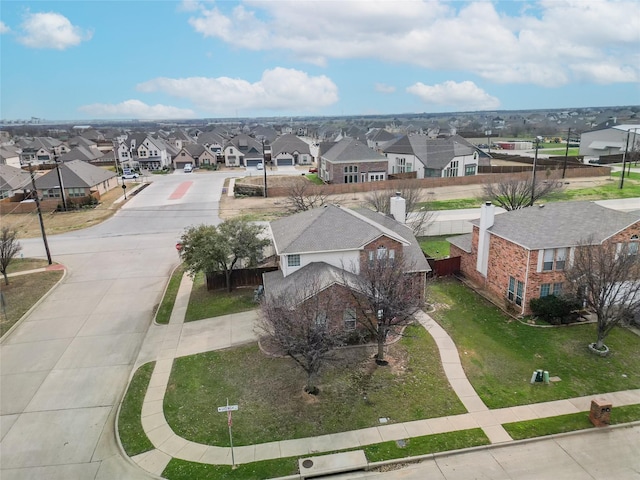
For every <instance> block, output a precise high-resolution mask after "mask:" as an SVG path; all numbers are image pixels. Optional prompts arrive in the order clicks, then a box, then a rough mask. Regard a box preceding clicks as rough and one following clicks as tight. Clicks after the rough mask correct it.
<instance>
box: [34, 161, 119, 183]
mask: <svg viewBox="0 0 640 480" xmlns="http://www.w3.org/2000/svg"><path fill="white" fill-rule="evenodd" d="M60 175H61V176H62V183H64V188H65V189H67V188H87V187H94V186H96V185H97V184H99V183H101V182H104V181H106V180H109V179H110V178H113V177H115V176H116V174H115V173H113V172H110V171H108V170H105V169H103V168H100V167H96V166H94V165H91V164H90V163H87V162H83V161H82V160H72V161H70V162H65V163H62V164H60ZM56 187H60V182H59V180H58V173H57V172H56V169H55V168H54V169H53V170H49V171H48V172H47V173H45V174H44V175H43V176H41V177H40V178H38V179H36V188H37V189H39V190H41V189H47V188H56Z"/></svg>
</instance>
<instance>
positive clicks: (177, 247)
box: [176, 242, 220, 411]
mask: <svg viewBox="0 0 640 480" xmlns="http://www.w3.org/2000/svg"><path fill="white" fill-rule="evenodd" d="M176 250H178V251H180V250H182V244H181V243H180V242H178V243H176ZM218 411H220V410H218Z"/></svg>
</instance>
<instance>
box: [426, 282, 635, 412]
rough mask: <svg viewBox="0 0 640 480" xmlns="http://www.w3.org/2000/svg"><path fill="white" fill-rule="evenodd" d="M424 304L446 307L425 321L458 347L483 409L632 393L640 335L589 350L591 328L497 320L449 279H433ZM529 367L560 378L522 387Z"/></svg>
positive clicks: (615, 336)
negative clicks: (603, 352) (605, 351)
mask: <svg viewBox="0 0 640 480" xmlns="http://www.w3.org/2000/svg"><path fill="white" fill-rule="evenodd" d="M430 295H431V298H430V301H431V302H435V303H438V304H441V305H442V304H446V305H449V307H443V308H439V309H437V310H436V312H434V313H433V314H432V316H433V317H435V318H436V320H437V321H438V322H439V323H440V324H441V325H442V326H443V327H444V328H445V329H446V330H447V332H448V333H449V335H451V337H452V338H453V340H454V342H455V343H456V345H457V347H458V351H459V353H460V357H461V360H462V364H463V367H464V370H465V372H466V374H467V376H468V378H469V380H470V381H471V383H472V384H473V386H474V388H475V389H476V391H477V392H478V394H479V395H480V396H481V397H482V399H483V400H484V402H485V403H486V404H487V406H488V407H489V408H501V407H508V406H513V405H523V404H529V403H537V402H545V401H549V400H557V399H563V398H571V397H580V396H584V395H593V394H597V393H604V392H612V391H617V390H628V389H635V388H640V356H638V351H639V350H640V337H638V336H637V335H634V334H633V333H631V332H630V331H628V330H626V329H622V328H617V329H614V330H613V331H612V332H611V334H610V335H609V337H608V338H607V340H606V343H607V345H608V346H609V347H610V348H611V349H612V354H611V355H609V356H608V357H605V358H601V357H597V356H595V355H593V354H591V353H589V351H588V349H587V344H588V343H590V342H593V341H595V339H596V330H595V325H594V324H588V325H576V326H571V327H560V328H539V327H532V326H529V325H525V324H522V323H520V322H518V321H516V320H513V319H512V318H510V317H508V316H506V315H504V314H503V313H502V312H501V311H499V310H498V309H497V308H496V307H495V306H494V305H492V304H491V303H489V302H488V301H486V300H484V299H482V298H481V297H479V296H478V295H476V294H475V293H473V292H472V291H470V290H469V289H468V288H467V287H465V286H464V285H462V284H461V283H460V282H457V281H455V280H447V281H439V282H435V283H433V284H432V285H431V287H430ZM536 369H543V370H548V371H549V373H550V375H551V376H558V377H560V379H561V381H560V382H557V383H551V384H550V385H541V384H535V385H531V384H530V383H529V381H530V379H531V373H532V372H533V371H534V370H536Z"/></svg>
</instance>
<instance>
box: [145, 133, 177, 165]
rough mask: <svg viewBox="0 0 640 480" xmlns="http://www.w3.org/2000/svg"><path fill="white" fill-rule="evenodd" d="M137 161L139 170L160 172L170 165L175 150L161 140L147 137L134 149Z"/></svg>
mask: <svg viewBox="0 0 640 480" xmlns="http://www.w3.org/2000/svg"><path fill="white" fill-rule="evenodd" d="M135 153H136V154H137V161H138V164H139V165H140V168H144V169H147V170H162V169H163V168H168V167H169V166H170V165H171V158H172V156H174V155H175V154H176V153H178V152H177V151H176V149H175V148H174V147H173V146H172V145H170V144H168V143H166V142H165V141H164V140H162V139H161V138H155V137H151V136H147V137H146V138H145V139H144V140H143V141H142V143H141V144H139V145H138V146H137V147H136V148H135Z"/></svg>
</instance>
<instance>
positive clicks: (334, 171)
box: [318, 137, 388, 183]
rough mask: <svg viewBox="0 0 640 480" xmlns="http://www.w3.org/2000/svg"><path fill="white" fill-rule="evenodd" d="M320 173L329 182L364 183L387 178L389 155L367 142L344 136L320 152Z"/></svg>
mask: <svg viewBox="0 0 640 480" xmlns="http://www.w3.org/2000/svg"><path fill="white" fill-rule="evenodd" d="M318 163H319V165H318V175H319V177H320V178H321V179H322V180H324V181H325V182H327V183H363V182H376V181H381V180H386V179H387V168H388V160H387V157H385V156H384V155H381V154H380V153H378V152H376V151H374V150H372V149H371V148H369V147H368V146H367V143H366V142H362V141H360V140H355V139H353V138H349V137H346V138H343V139H342V140H340V141H339V142H337V143H335V144H333V145H332V146H330V147H329V148H328V149H327V150H326V151H325V152H321V153H320V158H319V160H318Z"/></svg>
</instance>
